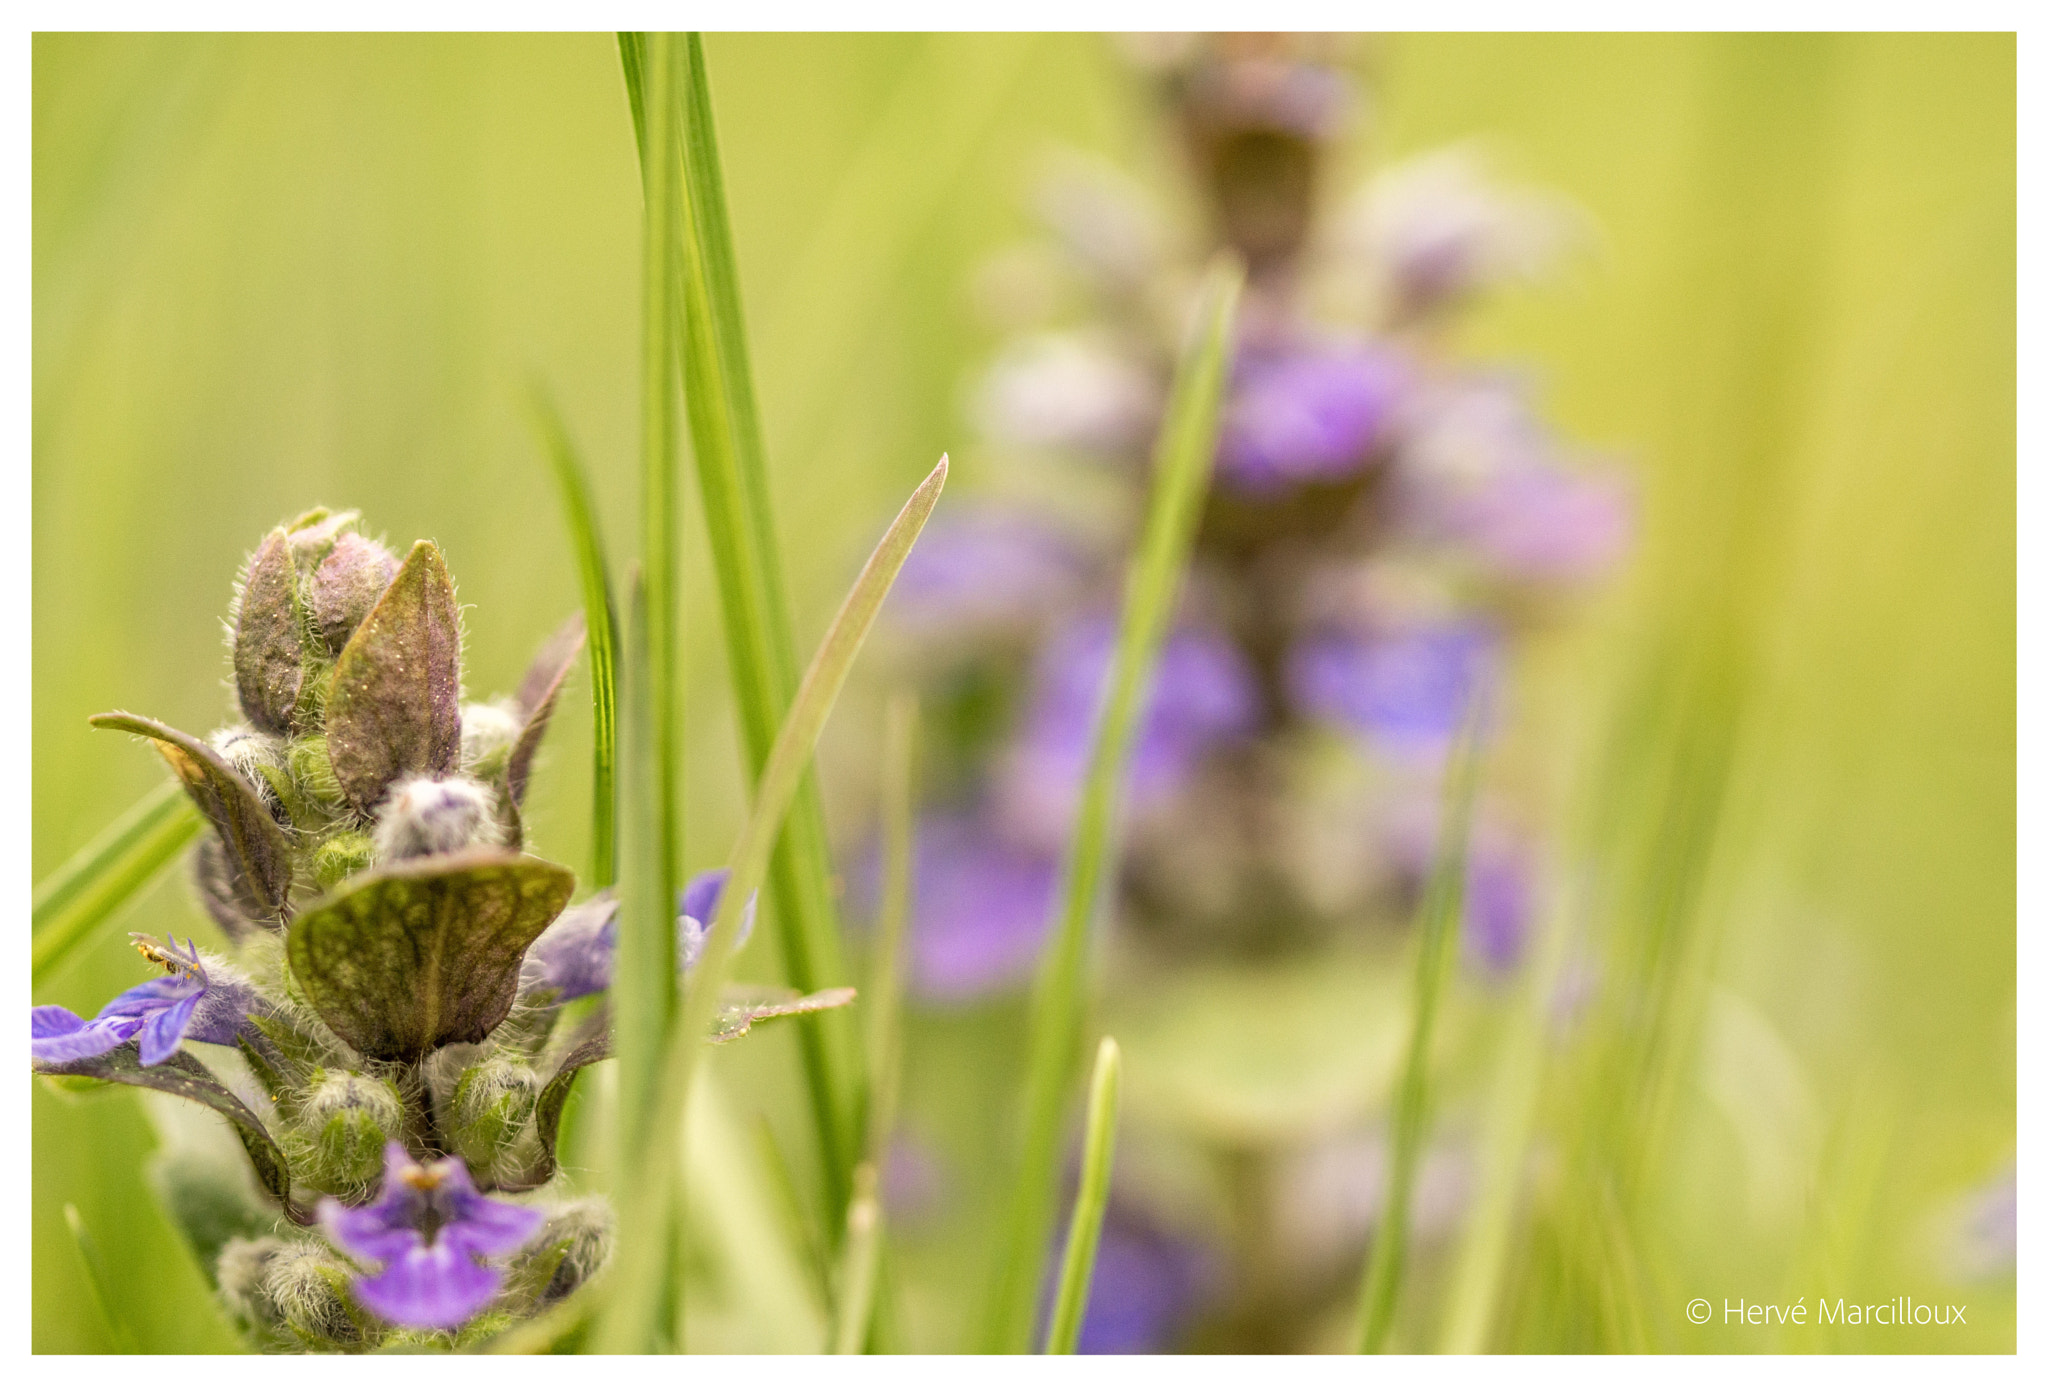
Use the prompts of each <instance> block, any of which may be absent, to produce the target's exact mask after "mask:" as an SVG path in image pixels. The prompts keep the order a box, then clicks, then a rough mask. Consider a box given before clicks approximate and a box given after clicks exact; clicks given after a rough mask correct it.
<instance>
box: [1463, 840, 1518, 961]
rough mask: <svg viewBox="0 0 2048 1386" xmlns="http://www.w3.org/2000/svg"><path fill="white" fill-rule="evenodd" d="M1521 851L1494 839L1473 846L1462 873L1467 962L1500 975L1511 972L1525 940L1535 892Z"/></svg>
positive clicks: (1514, 845)
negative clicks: (1464, 870)
mask: <svg viewBox="0 0 2048 1386" xmlns="http://www.w3.org/2000/svg"><path fill="white" fill-rule="evenodd" d="M1532 887H1533V882H1532V881H1531V879H1530V871H1529V863H1528V860H1527V858H1526V857H1525V856H1524V855H1523V853H1522V851H1521V850H1520V848H1519V847H1518V846H1517V845H1516V844H1514V843H1512V842H1509V841H1507V840H1506V839H1505V838H1502V837H1499V836H1497V835H1489V834H1481V835H1480V837H1479V840H1478V841H1476V842H1474V843H1473V844H1472V859H1471V861H1470V862H1469V863H1468V864H1467V867H1466V872H1465V918H1464V931H1463V943H1464V950H1465V960H1466V961H1467V962H1468V963H1470V964H1472V965H1473V966H1475V967H1477V968H1478V969H1479V970H1480V971H1482V972H1486V973H1489V974H1491V975H1493V976H1496V977H1498V976H1503V975H1505V974H1506V973H1509V972H1512V971H1514V970H1515V968H1516V966H1517V965H1518V964H1520V962H1521V961H1522V954H1523V952H1524V951H1525V950H1526V948H1527V945H1528V942H1529V925H1530V922H1531V917H1532V914H1533V912H1534V908H1535V893H1534V890H1533V888H1532Z"/></svg>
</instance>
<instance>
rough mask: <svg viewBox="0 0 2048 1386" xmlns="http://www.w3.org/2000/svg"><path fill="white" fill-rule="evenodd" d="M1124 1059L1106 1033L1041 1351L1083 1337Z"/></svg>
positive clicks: (1057, 1349) (1065, 1349) (1062, 1350)
mask: <svg viewBox="0 0 2048 1386" xmlns="http://www.w3.org/2000/svg"><path fill="white" fill-rule="evenodd" d="M1122 1076H1123V1057H1122V1055H1120V1054H1119V1053H1118V1052H1117V1047H1116V1041H1115V1040H1113V1039H1111V1038H1109V1036H1107V1035H1104V1036H1103V1038H1102V1044H1101V1046H1100V1047H1098V1048H1097V1049H1096V1051H1095V1076H1094V1078H1093V1079H1091V1080H1090V1082H1089V1085H1088V1132H1087V1135H1086V1136H1085V1137H1084V1138H1083V1144H1082V1154H1081V1186H1080V1188H1079V1189H1078V1190H1076V1191H1075V1194H1074V1216H1073V1220H1072V1221H1071V1222H1069V1223H1068V1225H1067V1249H1066V1251H1065V1253H1064V1254H1063V1255H1062V1256H1061V1258H1060V1280H1059V1288H1058V1290H1056V1291H1055V1292H1054V1294H1053V1301H1052V1323H1051V1324H1050V1325H1049V1326H1048V1327H1047V1328H1046V1330H1045V1350H1046V1351H1047V1352H1048V1353H1056V1354H1059V1355H1062V1356H1066V1355H1070V1354H1072V1353H1073V1351H1074V1345H1075V1344H1076V1343H1078V1342H1079V1341H1080V1339H1081V1321H1082V1319H1083V1318H1084V1317H1085V1316H1086V1314H1087V1312H1088V1287H1089V1285H1090V1284H1091V1283H1092V1282H1093V1281H1094V1279H1095V1248H1096V1246H1097V1244H1098V1243H1100V1242H1101V1240H1102V1215H1103V1214H1104V1213H1105V1212H1107V1211H1108V1210H1109V1175H1110V1169H1111V1166H1112V1165H1113V1164H1114V1163H1115V1161H1116V1106H1117V1087H1118V1085H1119V1083H1120V1081H1121V1079H1122Z"/></svg>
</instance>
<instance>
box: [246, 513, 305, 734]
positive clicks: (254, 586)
mask: <svg viewBox="0 0 2048 1386" xmlns="http://www.w3.org/2000/svg"><path fill="white" fill-rule="evenodd" d="M298 578H299V575H298V569H297V568H296V567H295V566H293V563H292V550H291V543H290V541H289V539H288V538H287V536H286V535H285V532H284V530H283V528H281V527H280V528H278V529H274V530H272V531H270V533H269V534H268V535H266V536H265V537H264V540H263V543H262V544H261V545H260V546H259V547H258V548H257V550H256V556H255V557H253V558H251V559H250V560H249V573H248V576H247V577H245V578H244V579H243V580H242V600H241V607H240V610H239V611H238V612H237V614H236V617H235V692H236V694H237V696H238V697H239V699H240V701H241V704H242V715H243V716H244V717H247V718H248V719H249V721H250V722H251V723H252V724H254V725H255V727H256V728H257V729H258V730H259V731H266V732H271V733H273V734H276V735H280V736H282V735H284V734H285V733H287V732H289V731H290V730H291V723H292V710H293V709H294V708H295V707H297V706H298V702H299V687H300V685H301V683H302V682H303V681H304V679H305V676H306V670H305V660H304V654H303V653H302V651H301V648H300V642H299V632H300V629H301V627H302V625H303V623H304V622H303V613H302V612H301V610H300V607H299V585H298Z"/></svg>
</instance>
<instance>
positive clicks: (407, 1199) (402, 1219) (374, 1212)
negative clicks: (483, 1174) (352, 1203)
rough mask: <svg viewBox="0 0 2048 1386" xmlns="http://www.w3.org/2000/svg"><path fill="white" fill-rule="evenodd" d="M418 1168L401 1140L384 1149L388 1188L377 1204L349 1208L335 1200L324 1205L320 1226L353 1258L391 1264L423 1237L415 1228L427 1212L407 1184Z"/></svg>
mask: <svg viewBox="0 0 2048 1386" xmlns="http://www.w3.org/2000/svg"><path fill="white" fill-rule="evenodd" d="M414 1168H416V1166H415V1164H414V1162H413V1158H412V1156H410V1155H408V1154H407V1153H406V1150H405V1147H404V1146H402V1145H400V1144H399V1143H398V1142H397V1141H388V1142H386V1143H385V1146H384V1185H383V1189H382V1191H381V1192H380V1193H379V1194H378V1196H377V1201H376V1202H375V1203H371V1204H367V1205H365V1206H364V1207H361V1208H347V1207H344V1206H342V1205H341V1204H340V1203H339V1202H337V1201H335V1200H334V1199H331V1198H329V1199H323V1200H321V1203H320V1225H321V1227H322V1228H324V1229H325V1231H326V1233H327V1239H328V1240H329V1241H331V1242H333V1243H334V1244H335V1245H336V1246H338V1247H340V1248H341V1249H342V1250H343V1251H345V1252H347V1253H348V1254H349V1255H351V1256H355V1257H359V1258H360V1259H362V1260H366V1261H389V1260H393V1259H395V1258H397V1257H399V1256H403V1255H404V1254H405V1253H406V1251H407V1249H408V1248H411V1247H413V1246H417V1245H419V1244H420V1242H421V1240H422V1239H421V1237H420V1234H419V1232H418V1230H417V1229H416V1227H415V1223H416V1222H417V1220H418V1218H419V1215H420V1213H421V1211H422V1209H423V1200H422V1199H421V1197H420V1195H419V1192H418V1191H417V1190H415V1189H414V1188H413V1187H412V1186H411V1185H410V1184H409V1183H407V1182H406V1175H407V1174H408V1173H409V1172H410V1171H412V1170H413V1169H414Z"/></svg>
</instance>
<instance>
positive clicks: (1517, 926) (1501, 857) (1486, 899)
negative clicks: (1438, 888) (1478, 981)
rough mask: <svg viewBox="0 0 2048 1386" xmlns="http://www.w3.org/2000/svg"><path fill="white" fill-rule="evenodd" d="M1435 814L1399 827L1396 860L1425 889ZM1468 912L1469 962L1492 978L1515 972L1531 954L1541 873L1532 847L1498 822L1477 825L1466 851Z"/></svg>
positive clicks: (1464, 932) (1463, 935) (1463, 932)
mask: <svg viewBox="0 0 2048 1386" xmlns="http://www.w3.org/2000/svg"><path fill="white" fill-rule="evenodd" d="M1437 816H1438V815H1437V814H1436V812H1435V811H1434V810H1428V811H1424V812H1419V813H1416V814H1414V815H1413V816H1411V817H1409V818H1408V819H1407V820H1406V821H1404V822H1400V823H1398V824H1397V825H1396V827H1395V828H1394V831H1393V834H1392V843H1391V851H1390V855H1391V856H1392V858H1393V860H1394V863H1395V865H1396V866H1397V867H1398V868H1399V869H1400V871H1401V872H1402V873H1403V874H1404V875H1405V876H1406V877H1407V878H1408V879H1409V880H1410V881H1411V882H1413V883H1415V884H1416V886H1417V887H1418V888H1419V886H1420V883H1421V882H1422V881H1423V880H1424V879H1426V878H1427V876H1428V875H1429V872H1430V868H1431V866H1432V864H1433V863H1434V861H1435V859H1436V850H1437V842H1436V832H1437V828H1436V824H1437ZM1465 855H1466V859H1465V907H1464V912H1463V915H1462V917H1461V920H1460V925H1459V933H1460V940H1459V941H1460V944H1461V946H1462V948H1463V951H1464V954H1465V961H1466V963H1467V964H1468V965H1470V966H1472V967H1473V968H1475V969H1476V970H1478V971H1479V972H1481V973H1484V974H1485V975H1487V976H1490V977H1502V976H1505V975H1507V974H1508V973H1510V972H1512V971H1514V969H1515V968H1516V967H1517V966H1518V965H1519V964H1520V963H1521V961H1522V955H1523V954H1524V952H1526V951H1527V948H1528V943H1529V934H1530V928H1531V926H1532V925H1533V924H1534V923H1535V914H1536V869H1535V862H1534V860H1533V858H1532V852H1531V848H1530V846H1529V844H1527V843H1526V842H1524V841H1522V840H1521V839H1520V838H1519V837H1517V836H1515V835H1514V834H1512V833H1510V832H1509V831H1508V830H1507V829H1505V828H1504V827H1502V826H1501V825H1500V824H1499V823H1498V822H1497V821H1490V820H1488V819H1486V818H1484V817H1482V818H1481V819H1480V821H1478V822H1476V823H1475V824H1473V827H1472V836H1471V840H1470V842H1469V843H1468V844H1467V847H1466V854H1465Z"/></svg>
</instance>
